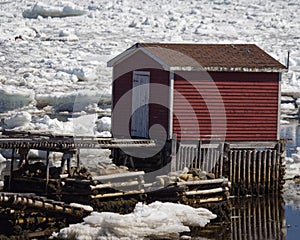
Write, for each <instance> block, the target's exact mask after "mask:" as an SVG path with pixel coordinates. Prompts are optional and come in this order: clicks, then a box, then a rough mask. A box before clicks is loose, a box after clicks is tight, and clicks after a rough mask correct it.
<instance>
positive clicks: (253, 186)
mask: <svg viewBox="0 0 300 240" xmlns="http://www.w3.org/2000/svg"><path fill="white" fill-rule="evenodd" d="M256 156H257V151H256V150H255V151H253V152H252V156H251V161H252V169H253V172H252V193H256V194H257V186H256V184H257V178H256V166H257V164H256V159H257V157H256Z"/></svg>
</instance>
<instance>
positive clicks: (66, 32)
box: [58, 28, 79, 41]
mask: <svg viewBox="0 0 300 240" xmlns="http://www.w3.org/2000/svg"><path fill="white" fill-rule="evenodd" d="M58 36H59V39H60V40H64V41H78V40H79V38H78V37H77V36H76V34H75V31H74V29H70V28H69V29H63V30H61V31H60V32H59V35H58Z"/></svg>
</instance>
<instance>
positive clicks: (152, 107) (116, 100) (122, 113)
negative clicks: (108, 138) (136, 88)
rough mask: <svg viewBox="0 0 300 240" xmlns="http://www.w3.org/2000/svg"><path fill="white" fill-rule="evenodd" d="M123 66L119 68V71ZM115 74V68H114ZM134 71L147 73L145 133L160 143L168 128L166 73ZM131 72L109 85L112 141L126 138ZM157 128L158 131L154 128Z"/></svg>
mask: <svg viewBox="0 0 300 240" xmlns="http://www.w3.org/2000/svg"><path fill="white" fill-rule="evenodd" d="M123 67H124V66H122V68H123ZM115 69H116V71H117V72H119V70H118V66H116V67H114V70H115ZM134 70H135V71H149V72H150V101H149V129H151V130H150V137H151V138H153V139H154V138H155V139H162V138H165V137H166V136H167V135H168V127H169V87H168V86H169V72H168V71H164V70H161V69H153V68H140V69H138V68H136V69H134ZM132 78H133V71H129V72H126V73H125V74H123V75H121V76H118V77H117V78H116V79H115V80H114V81H113V86H112V94H113V101H112V104H113V107H112V110H113V111H112V133H113V136H114V137H129V136H130V134H129V133H130V132H131V129H130V128H131V124H130V118H131V115H132V112H131V111H132V107H131V106H132V92H131V90H132ZM158 125H160V126H161V127H160V128H157V126H158Z"/></svg>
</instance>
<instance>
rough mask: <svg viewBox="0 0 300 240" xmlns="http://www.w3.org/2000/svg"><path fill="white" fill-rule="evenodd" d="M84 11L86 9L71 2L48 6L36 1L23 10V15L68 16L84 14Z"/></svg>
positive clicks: (28, 16)
mask: <svg viewBox="0 0 300 240" xmlns="http://www.w3.org/2000/svg"><path fill="white" fill-rule="evenodd" d="M85 13H86V11H84V10H83V9H82V8H80V7H79V6H77V5H75V4H73V3H65V5H64V6H50V5H46V4H43V3H36V4H35V5H34V6H33V7H32V8H31V9H27V10H25V11H24V12H23V17H24V18H38V16H42V17H70V16H80V15H84V14H85Z"/></svg>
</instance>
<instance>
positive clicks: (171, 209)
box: [54, 202, 216, 240]
mask: <svg viewBox="0 0 300 240" xmlns="http://www.w3.org/2000/svg"><path fill="white" fill-rule="evenodd" d="M214 218H216V215H215V214H213V213H212V212H210V211H209V210H207V209H205V208H192V207H190V206H187V205H182V204H175V203H161V202H154V203H151V204H149V205H145V204H142V203H138V204H137V205H136V207H135V209H134V211H133V212H132V213H130V214H126V215H121V214H118V213H110V212H101V213H99V212H93V213H91V215H90V216H88V217H86V218H84V222H83V223H79V224H74V225H70V226H69V227H67V228H64V229H62V230H60V232H59V233H57V234H54V236H56V237H59V238H62V239H85V240H94V239H146V238H148V237H149V238H155V239H175V238H177V237H178V236H179V233H181V232H188V231H190V229H189V226H202V227H203V226H205V225H206V224H207V223H209V222H210V220H211V219H214Z"/></svg>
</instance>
